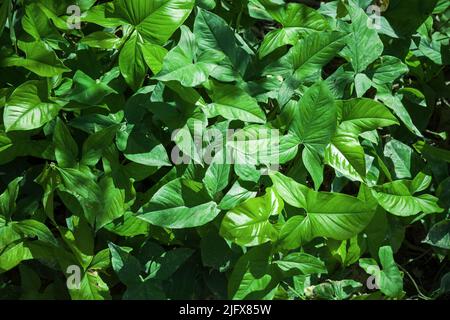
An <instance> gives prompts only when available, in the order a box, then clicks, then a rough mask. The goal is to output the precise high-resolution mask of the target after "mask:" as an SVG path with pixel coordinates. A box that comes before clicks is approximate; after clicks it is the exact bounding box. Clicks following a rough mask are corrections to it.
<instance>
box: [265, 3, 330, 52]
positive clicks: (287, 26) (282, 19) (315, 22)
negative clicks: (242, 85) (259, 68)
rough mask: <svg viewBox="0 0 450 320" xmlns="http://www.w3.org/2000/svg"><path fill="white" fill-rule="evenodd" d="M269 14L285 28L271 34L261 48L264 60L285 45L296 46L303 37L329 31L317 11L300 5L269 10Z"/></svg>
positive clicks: (292, 4) (289, 4)
mask: <svg viewBox="0 0 450 320" xmlns="http://www.w3.org/2000/svg"><path fill="white" fill-rule="evenodd" d="M268 12H269V14H270V15H271V16H272V17H273V18H274V19H275V20H276V21H277V22H279V23H280V24H281V25H282V26H283V27H282V28H281V29H276V30H273V31H271V32H269V33H268V34H267V35H266V36H265V37H264V40H263V42H262V43H261V46H260V48H259V57H260V58H263V57H264V56H266V55H268V54H269V53H271V52H272V51H274V50H275V49H277V48H279V47H281V46H284V45H288V44H290V45H294V44H295V43H296V42H297V41H298V40H299V38H300V37H301V36H304V35H306V34H309V33H312V32H317V31H325V30H328V23H327V21H326V19H325V18H324V17H323V16H322V15H321V14H319V13H318V12H317V11H316V10H314V9H312V8H310V7H308V6H305V5H303V4H298V3H288V4H287V5H286V7H280V8H277V9H276V10H268Z"/></svg>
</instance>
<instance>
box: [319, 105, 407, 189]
mask: <svg viewBox="0 0 450 320" xmlns="http://www.w3.org/2000/svg"><path fill="white" fill-rule="evenodd" d="M339 114H340V116H339V118H340V119H339V122H340V124H339V126H338V129H337V131H336V133H335V135H334V137H333V138H332V140H331V143H330V144H329V145H328V146H327V148H326V150H325V162H326V163H327V164H328V165H330V166H332V167H333V168H334V169H336V170H337V171H339V172H340V173H342V174H344V175H345V176H346V177H348V178H349V179H352V180H355V181H364V179H365V177H366V171H367V169H366V161H365V154H364V150H363V148H362V146H361V145H360V143H359V140H358V136H359V135H360V134H361V133H363V132H367V131H371V130H375V129H377V128H379V127H387V126H391V125H395V124H398V121H397V119H396V118H395V117H394V116H393V115H392V114H391V112H390V111H389V110H388V109H387V108H386V107H385V106H383V105H382V104H381V103H379V102H376V101H374V100H371V99H366V98H360V99H352V100H347V101H343V102H342V104H340V111H339Z"/></svg>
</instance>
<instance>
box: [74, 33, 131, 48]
mask: <svg viewBox="0 0 450 320" xmlns="http://www.w3.org/2000/svg"><path fill="white" fill-rule="evenodd" d="M121 41H122V40H121V39H120V38H118V37H117V36H116V35H115V34H113V33H109V32H104V31H96V32H93V33H91V34H90V35H88V36H85V37H84V38H83V39H81V43H84V44H85V45H87V46H89V47H91V48H99V49H118V48H119V47H120V44H121Z"/></svg>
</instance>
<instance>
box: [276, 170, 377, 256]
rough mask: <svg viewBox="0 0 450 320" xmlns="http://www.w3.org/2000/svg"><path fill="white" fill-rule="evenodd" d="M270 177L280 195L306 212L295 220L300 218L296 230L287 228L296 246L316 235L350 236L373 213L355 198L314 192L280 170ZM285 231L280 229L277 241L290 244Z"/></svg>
mask: <svg viewBox="0 0 450 320" xmlns="http://www.w3.org/2000/svg"><path fill="white" fill-rule="evenodd" d="M270 177H271V179H272V182H273V183H274V190H275V191H276V192H277V193H278V194H279V195H280V197H282V198H283V199H284V200H285V201H286V202H287V203H288V204H290V205H291V206H294V207H297V208H302V209H304V210H305V212H306V216H305V217H304V219H301V221H298V220H295V221H296V222H297V221H298V222H300V223H299V224H298V226H297V227H296V228H295V230H290V231H292V232H295V235H292V237H295V239H296V242H297V246H300V245H302V244H304V243H306V242H308V241H310V240H312V239H314V238H316V237H329V238H332V239H336V240H345V239H349V238H351V237H353V236H355V235H356V234H358V233H359V232H361V231H362V230H363V229H364V228H365V227H366V226H367V225H368V224H369V222H370V221H371V219H372V217H373V214H374V211H373V210H372V209H371V208H369V207H367V206H366V203H365V202H363V201H361V200H359V199H358V198H354V197H352V196H349V195H346V194H341V193H330V192H317V191H314V190H311V189H309V188H307V187H306V186H303V185H301V184H299V183H297V182H295V181H294V180H292V179H291V178H288V177H286V176H283V175H282V174H280V173H274V174H271V175H270ZM291 219H292V218H291ZM288 222H289V220H288ZM284 235H289V234H286V233H285V232H283V231H281V234H280V242H281V243H282V244H283V241H284V242H285V243H286V245H287V246H288V247H290V246H292V242H291V241H289V242H286V241H285V240H283V236H284ZM289 236H291V235H289Z"/></svg>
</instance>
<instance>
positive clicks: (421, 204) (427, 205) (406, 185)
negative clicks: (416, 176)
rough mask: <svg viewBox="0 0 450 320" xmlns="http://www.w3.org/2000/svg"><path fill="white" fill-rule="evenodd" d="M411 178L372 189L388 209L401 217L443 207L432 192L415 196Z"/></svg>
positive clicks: (436, 211) (435, 210) (436, 210)
mask: <svg viewBox="0 0 450 320" xmlns="http://www.w3.org/2000/svg"><path fill="white" fill-rule="evenodd" d="M415 192H416V190H414V187H413V183H412V181H411V180H397V181H393V182H389V183H385V184H383V185H381V186H378V187H374V189H372V195H373V196H374V197H375V199H376V200H377V201H378V203H379V204H380V206H382V207H383V208H384V209H385V210H386V211H388V212H390V213H392V214H394V215H397V216H401V217H407V216H413V215H416V214H418V213H419V212H423V213H427V214H429V213H438V212H442V211H443V209H442V208H440V207H439V205H438V204H437V201H438V198H436V197H435V196H432V195H430V194H422V195H418V196H414V193H415Z"/></svg>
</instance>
